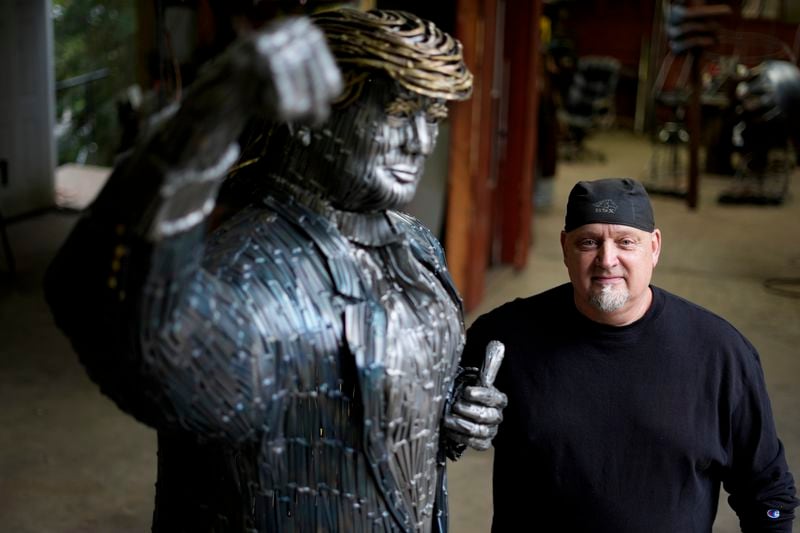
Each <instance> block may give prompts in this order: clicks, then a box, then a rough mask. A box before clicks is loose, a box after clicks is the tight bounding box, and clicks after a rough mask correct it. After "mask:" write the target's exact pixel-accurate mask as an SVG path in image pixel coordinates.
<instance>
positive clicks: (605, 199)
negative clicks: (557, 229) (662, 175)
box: [564, 178, 656, 232]
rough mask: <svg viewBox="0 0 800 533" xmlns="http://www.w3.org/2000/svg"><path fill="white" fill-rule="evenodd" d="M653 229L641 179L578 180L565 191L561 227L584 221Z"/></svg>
mask: <svg viewBox="0 0 800 533" xmlns="http://www.w3.org/2000/svg"><path fill="white" fill-rule="evenodd" d="M594 223H598V224H620V225H622V226H631V227H634V228H637V229H640V230H644V231H648V232H650V231H653V230H654V229H655V227H656V226H655V220H654V218H653V206H652V205H650V198H649V197H648V196H647V192H646V191H645V190H644V187H643V186H642V184H641V183H639V182H638V181H636V180H633V179H630V178H611V179H603V180H596V181H579V182H578V183H576V184H575V186H574V187H573V188H572V191H570V193H569V200H567V216H566V219H565V223H564V231H572V230H574V229H575V228H578V227H580V226H583V225H584V224H594Z"/></svg>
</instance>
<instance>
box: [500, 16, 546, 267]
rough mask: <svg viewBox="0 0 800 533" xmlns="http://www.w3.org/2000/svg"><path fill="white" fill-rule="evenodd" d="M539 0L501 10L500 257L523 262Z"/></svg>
mask: <svg viewBox="0 0 800 533" xmlns="http://www.w3.org/2000/svg"><path fill="white" fill-rule="evenodd" d="M541 13H542V2H541V0H532V1H529V2H519V3H514V4H513V8H512V6H511V4H509V6H508V10H507V13H506V51H507V54H506V61H507V62H508V68H509V87H508V95H509V97H508V106H509V110H508V134H507V142H506V146H507V148H506V154H505V155H506V157H505V162H504V164H503V165H502V166H501V175H500V180H499V185H500V193H501V195H502V200H501V202H502V205H503V208H502V213H501V216H502V218H501V224H502V235H501V247H500V260H501V261H502V262H503V263H511V264H512V265H513V266H514V268H515V269H518V270H519V269H522V268H524V267H525V265H526V263H527V259H528V248H529V245H530V229H531V219H532V216H533V185H534V183H533V181H534V169H535V165H536V141H537V138H536V137H537V129H538V128H537V112H538V107H539V106H538V104H539V87H538V85H539V83H538V79H539V68H540V64H539V52H540V50H539V48H540V36H539V33H540V31H539V19H540V17H541Z"/></svg>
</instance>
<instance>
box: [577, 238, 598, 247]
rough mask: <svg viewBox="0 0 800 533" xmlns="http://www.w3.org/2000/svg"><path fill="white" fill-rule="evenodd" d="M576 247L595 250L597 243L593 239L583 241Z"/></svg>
mask: <svg viewBox="0 0 800 533" xmlns="http://www.w3.org/2000/svg"><path fill="white" fill-rule="evenodd" d="M578 246H580V247H581V248H595V247H596V246H597V241H596V240H594V239H583V240H581V241H579V242H578Z"/></svg>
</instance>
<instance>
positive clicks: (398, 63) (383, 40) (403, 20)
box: [312, 9, 472, 106]
mask: <svg viewBox="0 0 800 533" xmlns="http://www.w3.org/2000/svg"><path fill="white" fill-rule="evenodd" d="M312 19H313V20H314V23H315V24H316V25H317V26H319V28H320V29H322V31H324V32H325V36H326V38H327V40H328V46H329V47H330V49H331V51H332V52H333V55H334V56H335V57H336V60H337V62H338V63H339V66H340V68H341V69H342V74H343V76H344V81H345V89H344V92H343V93H342V95H341V96H340V97H339V99H338V100H337V102H336V105H337V106H345V105H348V104H349V103H351V102H353V101H354V100H356V99H357V98H358V96H359V94H360V93H361V90H362V89H363V86H364V83H365V82H366V80H367V79H369V76H370V75H371V74H372V73H373V72H374V71H376V70H377V71H379V72H384V73H386V74H387V75H388V76H389V77H390V78H392V79H393V80H395V81H396V82H397V83H399V84H400V85H401V86H403V87H405V88H406V89H408V90H409V91H412V92H415V93H418V94H421V95H424V96H429V97H431V98H442V99H444V100H465V99H467V98H469V96H470V93H471V91H472V74H471V73H470V71H469V70H468V69H467V66H466V64H465V63H464V57H463V54H462V49H461V43H460V42H458V41H457V40H456V39H454V38H453V37H451V36H450V35H448V34H447V33H444V32H443V31H441V30H440V29H439V28H437V27H436V26H435V25H434V24H433V23H432V22H429V21H426V20H422V19H420V18H419V17H417V16H415V15H412V14H410V13H406V12H404V11H381V10H374V11H369V12H366V13H364V12H362V11H356V10H353V9H341V10H337V11H323V12H321V13H317V14H316V15H313V17H312Z"/></svg>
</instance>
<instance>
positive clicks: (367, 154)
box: [310, 78, 447, 211]
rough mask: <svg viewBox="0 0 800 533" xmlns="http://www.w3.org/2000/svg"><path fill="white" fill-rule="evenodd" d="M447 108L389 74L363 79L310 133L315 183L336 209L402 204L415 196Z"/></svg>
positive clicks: (353, 209) (370, 207) (440, 101)
mask: <svg viewBox="0 0 800 533" xmlns="http://www.w3.org/2000/svg"><path fill="white" fill-rule="evenodd" d="M446 114H447V112H446V108H445V104H444V101H443V100H437V99H434V98H429V97H426V96H422V95H419V94H416V93H413V92H411V91H408V90H406V89H404V88H402V87H401V86H400V85H399V84H397V83H396V82H394V81H391V80H388V79H383V78H376V79H374V80H372V81H370V82H367V83H366V84H365V85H364V89H363V91H362V92H361V94H360V95H359V97H358V98H357V100H356V101H355V102H354V103H352V104H350V105H348V106H347V107H345V108H342V109H338V110H336V111H334V113H333V114H332V116H331V118H330V119H329V120H328V122H327V123H326V124H325V125H324V126H323V128H321V129H318V130H316V131H315V132H314V134H313V141H312V144H311V146H310V149H311V152H312V153H311V154H310V157H311V158H312V159H314V160H316V164H315V166H318V167H319V168H317V169H316V170H317V171H318V173H317V176H319V177H318V178H317V183H318V184H319V185H320V186H322V188H323V189H325V191H326V192H327V193H328V195H329V197H330V199H331V201H332V202H333V204H334V205H335V206H336V207H338V208H340V209H345V210H350V211H370V210H378V209H391V208H397V207H401V206H403V205H404V204H406V203H408V202H409V201H410V200H411V199H412V198H413V197H414V193H415V192H416V190H417V184H418V183H419V180H420V178H421V177H422V173H423V170H424V164H425V159H426V157H427V156H428V155H430V154H431V152H432V151H433V148H434V146H435V144H436V136H437V134H438V130H439V128H438V122H439V121H440V120H441V119H442V118H444V117H445V116H446Z"/></svg>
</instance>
